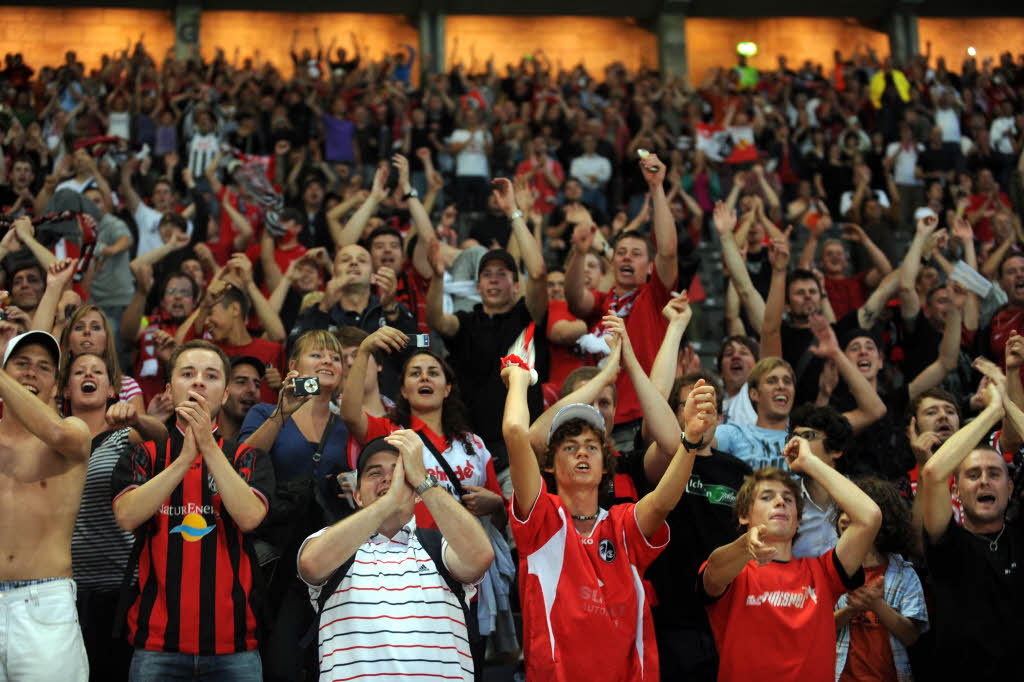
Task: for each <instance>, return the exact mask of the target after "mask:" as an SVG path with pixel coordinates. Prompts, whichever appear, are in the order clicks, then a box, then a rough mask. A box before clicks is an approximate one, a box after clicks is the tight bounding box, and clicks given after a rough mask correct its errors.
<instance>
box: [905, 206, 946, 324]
mask: <svg viewBox="0 0 1024 682" xmlns="http://www.w3.org/2000/svg"><path fill="white" fill-rule="evenodd" d="M938 226H939V220H938V218H936V217H935V216H931V215H929V216H924V217H922V218H920V219H919V220H918V221H917V228H916V230H915V232H914V239H913V240H912V241H911V242H910V248H908V249H907V255H906V256H904V258H903V264H902V265H901V266H900V273H901V274H900V312H901V313H902V315H903V319H904V320H912V319H914V318H915V317H917V313H918V312H920V310H921V299H920V297H919V296H918V295H917V288H916V286H915V285H916V280H917V273H918V272H920V271H921V254H923V253H924V247H925V244H926V243H927V242H928V239H929V237H931V236H932V232H934V231H935V228H936V227H938Z"/></svg>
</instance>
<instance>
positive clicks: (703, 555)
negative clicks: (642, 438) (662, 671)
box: [647, 450, 751, 634]
mask: <svg viewBox="0 0 1024 682" xmlns="http://www.w3.org/2000/svg"><path fill="white" fill-rule="evenodd" d="M750 473H751V469H750V465H748V464H747V463H746V462H744V461H742V460H740V459H738V458H736V457H733V456H732V455H730V454H727V453H725V452H720V451H718V450H712V451H711V455H710V456H708V457H701V456H697V457H695V458H694V461H693V473H691V474H690V480H689V481H688V482H687V484H686V490H685V492H684V493H683V497H682V499H681V500H679V504H677V505H676V508H675V509H673V510H672V511H671V512H669V515H668V519H667V520H668V526H669V529H670V530H671V532H672V541H671V542H670V543H668V547H666V548H665V551H663V552H662V553H661V554H660V555H658V558H657V559H655V560H654V563H652V564H651V566H650V568H648V569H647V578H648V580H650V581H651V583H652V584H653V585H654V590H655V593H656V594H657V595H658V605H657V606H655V607H654V608H652V609H651V612H652V615H653V616H654V622H655V625H656V626H658V625H668V626H672V627H686V628H693V629H697V630H703V631H705V632H707V633H709V634H710V633H711V625H710V624H709V623H708V616H707V612H706V611H705V610H704V605H703V603H702V602H701V600H700V599H699V597H698V596H697V592H696V591H695V590H694V584H695V581H696V580H697V571H698V570H699V569H700V566H701V564H702V563H704V561H705V560H706V559H707V558H708V556H710V554H711V552H713V551H714V550H715V549H717V548H718V547H721V546H722V545H726V544H728V543H730V542H732V541H733V540H735V539H736V538H737V537H739V535H740V528H739V526H738V525H737V524H736V520H735V519H734V518H733V507H734V506H735V504H736V493H737V492H738V491H739V489H740V486H742V485H743V477H744V476H747V475H749V474H750Z"/></svg>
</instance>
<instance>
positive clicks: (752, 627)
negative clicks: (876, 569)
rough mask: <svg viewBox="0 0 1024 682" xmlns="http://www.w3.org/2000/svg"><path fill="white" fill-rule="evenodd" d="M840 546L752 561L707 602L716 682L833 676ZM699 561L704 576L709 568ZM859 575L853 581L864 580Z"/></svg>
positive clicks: (842, 591)
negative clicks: (764, 563)
mask: <svg viewBox="0 0 1024 682" xmlns="http://www.w3.org/2000/svg"><path fill="white" fill-rule="evenodd" d="M834 556H835V550H829V551H828V552H827V553H826V554H822V555H821V556H819V557H806V558H803V559H792V560H790V561H786V562H781V561H773V562H771V563H770V564H768V565H767V566H758V565H757V563H755V562H754V561H750V562H748V563H747V565H746V566H744V568H743V570H742V571H741V572H740V574H739V575H738V576H736V577H735V578H734V579H733V581H732V583H731V584H730V585H729V588H728V589H727V590H726V591H725V593H724V594H723V595H722V596H721V597H719V598H718V599H716V600H715V601H713V602H711V603H710V604H707V605H706V609H707V612H708V620H710V621H711V630H712V632H713V633H714V636H715V644H716V645H717V646H718V653H719V658H720V661H721V662H720V664H719V668H718V679H719V682H726V681H732V680H736V681H740V680H752V679H771V680H792V681H793V682H797V681H802V680H832V679H834V676H835V665H836V626H835V620H834V607H835V604H836V601H837V600H838V599H839V597H841V596H842V595H843V594H845V593H846V592H847V586H846V585H844V584H843V578H842V577H841V576H840V574H839V570H838V569H837V567H836V565H835V561H836V560H835V559H834V558H833V557H834ZM706 566H707V562H706V561H705V562H704V565H703V566H701V569H700V570H701V575H700V576H698V578H697V580H698V582H700V581H701V580H702V578H703V572H704V568H705V567H706ZM863 581H864V578H863V574H862V573H858V574H857V576H856V577H855V578H853V579H852V580H851V582H855V583H859V584H855V585H854V587H859V585H860V584H863Z"/></svg>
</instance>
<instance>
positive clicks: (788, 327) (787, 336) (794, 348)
mask: <svg viewBox="0 0 1024 682" xmlns="http://www.w3.org/2000/svg"><path fill="white" fill-rule="evenodd" d="M780 334H781V336H782V359H783V360H785V361H786V362H788V363H789V364H790V365H792V366H793V371H794V372H795V373H796V399H795V400H794V401H793V404H794V405H800V404H801V403H810V402H814V400H815V399H816V398H817V397H818V377H819V376H820V375H821V370H822V369H824V368H825V361H824V360H822V359H821V358H819V357H818V356H816V355H814V354H813V353H811V351H810V350H808V349H809V348H810V347H811V344H812V343H814V333H813V332H812V331H811V330H810V329H808V328H806V327H802V328H801V327H794V326H793V325H792V324H790V323H789V322H783V323H782V329H781V332H780Z"/></svg>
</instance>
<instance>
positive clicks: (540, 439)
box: [506, 336, 622, 454]
mask: <svg viewBox="0 0 1024 682" xmlns="http://www.w3.org/2000/svg"><path fill="white" fill-rule="evenodd" d="M608 346H609V348H611V351H612V352H611V354H610V355H609V356H608V359H607V360H606V362H605V364H604V367H602V368H601V371H600V372H598V373H597V374H595V375H594V377H593V378H592V379H591V380H590V381H587V382H584V383H583V384H581V385H580V386H579V387H578V388H577V389H576V390H575V391H573V392H572V393H569V394H568V395H567V396H565V397H564V398H562V399H560V400H559V401H558V402H556V403H555V404H554V405H552V406H551V407H549V408H548V409H546V410H544V412H543V413H541V415H540V416H539V417H537V419H536V421H534V422H533V423H532V424H530V425H529V428H528V430H529V440H530V445H531V446H532V447H533V450H534V452H536V453H538V454H539V453H541V452H544V450H545V449H546V448H547V441H548V432H549V431H550V430H551V422H553V421H554V420H555V415H557V414H558V411H559V410H560V409H562V408H563V407H565V406H566V405H572V404H575V403H585V404H587V405H590V404H591V403H593V402H594V401H595V400H597V396H598V395H600V393H601V391H603V390H604V387H605V386H608V385H610V384H614V383H615V381H616V379H617V378H618V376H619V366H620V365H619V361H620V358H621V357H622V353H621V351H622V345H621V341H620V339H619V338H618V337H617V336H615V337H609V339H608ZM507 404H508V403H506V406H507ZM506 409H507V407H506Z"/></svg>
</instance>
